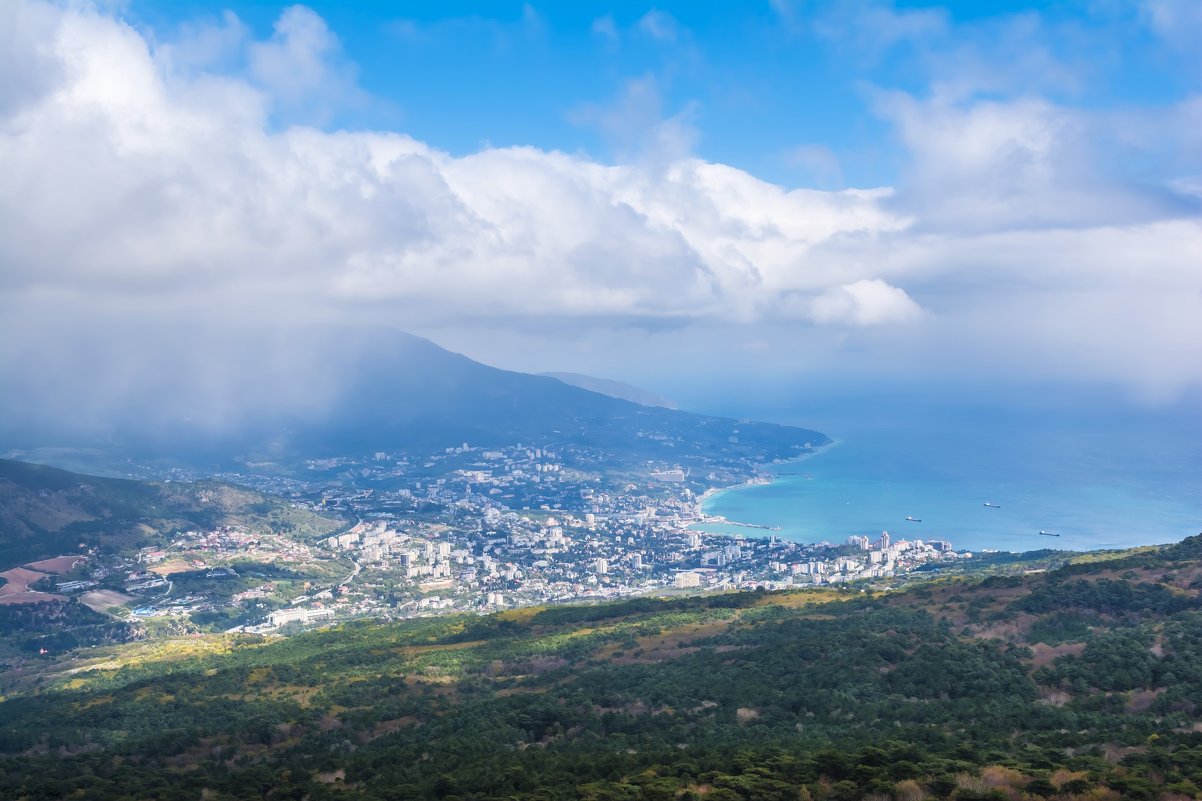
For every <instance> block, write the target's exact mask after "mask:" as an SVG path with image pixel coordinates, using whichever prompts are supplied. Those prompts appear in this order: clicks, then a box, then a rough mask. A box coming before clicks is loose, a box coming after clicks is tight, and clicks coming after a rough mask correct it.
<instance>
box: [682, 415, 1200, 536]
mask: <svg viewBox="0 0 1202 801" xmlns="http://www.w3.org/2000/svg"><path fill="white" fill-rule="evenodd" d="M785 422H795V423H797V424H799V425H810V426H811V427H815V428H819V429H820V430H823V431H825V432H826V433H828V434H829V435H830V436H832V438H834V439H835V440H836V444H834V445H833V446H830V447H828V448H826V449H824V450H823V451H821V452H819V453H817V454H815V455H813V456H810V457H807V458H805V459H801V460H797V461H794V462H790V463H787V464H783V465H775V466H773V467H772V468H771V469H772V471H773V472H774V473H775V480H774V481H773V482H772V483H771V484H765V485H753V486H747V487H740V488H736V489H731V490H725V491H722V492H719V493H717V494H715V495H712V496H710V497H709V498H707V500H706V502H705V504H704V507H703V508H704V511H705V512H706V513H707V514H711V515H721V516H723V517H725V518H727V519H728V520H731V521H739V522H746V523H752V524H756V525H760V526H771V527H779V530H778V531H775V532H773V533H776V534H777V535H778V536H780V537H782V538H784V539H788V540H793V541H797V542H821V541H824V540H825V541H830V542H835V543H841V542H843V541H844V540H846V538H847V537H848V536H850V535H861V534H862V535H868V536H870V537H877V536H879V535H880V533H881V532H882V531H888V532H889V533H890V536H892V537H893V538H894V540H897V539H903V538H904V539H922V540H930V539H946V540H950V541H951V542H952V544H953V546H954V547H956V548H957V549H967V550H974V551H979V550H984V549H993V550H1000V551H1015V552H1022V551H1030V550H1037V549H1041V548H1059V549H1069V550H1092V549H1098V548H1125V547H1133V546H1137V545H1150V544H1159V543H1166V542H1174V541H1178V540H1180V539H1182V538H1183V537H1186V536H1189V535H1192V534H1197V533H1199V532H1200V531H1202V447H1200V443H1202V426H1200V425H1199V421H1198V419H1197V417H1196V416H1195V415H1194V414H1193V413H1192V411H1191V410H1177V411H1175V412H1172V413H1168V412H1163V411H1161V412H1130V411H1120V412H1102V411H1098V410H1096V409H1074V408H1067V409H1058V410H1056V411H1055V412H1047V411H1041V412H1031V411H1017V412H1016V411H1013V410H1005V411H999V410H990V409H962V408H938V407H917V408H916V407H914V406H906V407H900V408H895V407H892V406H889V405H888V404H878V405H873V404H865V405H861V406H858V407H851V406H848V405H843V406H841V407H839V408H834V409H826V410H808V412H807V414H806V415H805V417H804V418H801V417H799V419H796V420H787V421H785ZM987 503H988V504H993V505H995V506H996V507H998V508H993V507H991V506H986V504H987ZM907 516H910V517H913V518H916V519H918V520H919V521H921V522H912V521H908V520H906V518H907ZM699 528H701V529H703V530H707V531H712V532H720V533H727V534H735V533H739V534H744V535H747V536H762V535H764V532H763V530H761V529H753V528H741V527H737V526H730V525H722V524H717V525H715V524H704V525H701V526H699ZM1040 531H1045V532H1047V534H1046V535H1041V534H1040Z"/></svg>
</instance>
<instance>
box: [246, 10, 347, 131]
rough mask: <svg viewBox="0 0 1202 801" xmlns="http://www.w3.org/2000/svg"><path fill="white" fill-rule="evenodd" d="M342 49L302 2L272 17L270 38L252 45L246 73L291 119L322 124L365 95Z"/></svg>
mask: <svg viewBox="0 0 1202 801" xmlns="http://www.w3.org/2000/svg"><path fill="white" fill-rule="evenodd" d="M341 49H342V48H341V44H340V43H339V41H338V37H337V36H335V35H334V33H333V31H331V30H330V29H329V26H327V25H326V22H325V20H323V19H322V18H321V17H319V16H318V15H317V14H315V13H314V12H313V11H312V10H311V9H308V8H306V7H305V6H291V7H289V8H287V9H285V10H284V13H283V14H281V15H280V17H279V19H277V20H276V22H275V30H274V32H273V34H272V37H271V39H269V40H267V41H265V42H255V43H254V44H252V45H251V47H250V52H249V62H250V75H251V77H252V79H253V80H254V81H255V82H256V83H257V84H258V85H260V86H262V87H263V88H264V89H266V90H267V92H268V93H269V94H270V96H271V97H272V98H273V99H274V100H275V101H276V102H277V104H278V105H279V106H280V109H281V110H282V111H283V112H284V113H286V114H288V115H289V116H290V117H293V118H297V117H300V118H301V119H302V121H305V122H319V123H320V122H324V121H325V120H326V119H328V117H329V115H330V114H331V113H332V112H333V110H334V109H335V108H337V107H340V106H346V105H353V104H355V103H360V102H362V101H363V99H364V97H365V96H364V94H363V92H362V91H361V90H360V89H359V88H358V86H357V84H356V77H355V69H354V67H353V66H351V65H350V64H347V63H345V62H343V61H342V60H341Z"/></svg>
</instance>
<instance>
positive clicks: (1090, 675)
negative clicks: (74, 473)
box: [0, 536, 1202, 801]
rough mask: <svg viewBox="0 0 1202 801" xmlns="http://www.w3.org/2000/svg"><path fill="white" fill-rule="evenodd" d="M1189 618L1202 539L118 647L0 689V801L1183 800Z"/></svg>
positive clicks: (1198, 610) (1198, 775)
mask: <svg viewBox="0 0 1202 801" xmlns="http://www.w3.org/2000/svg"><path fill="white" fill-rule="evenodd" d="M1200 623H1202V536H1199V537H1193V538H1190V539H1188V540H1186V541H1184V542H1183V543H1180V544H1178V545H1175V546H1169V547H1165V548H1162V549H1151V550H1144V551H1141V552H1138V553H1131V554H1125V555H1124V554H1110V555H1100V556H1087V557H1083V558H1082V559H1080V560H1078V562H1077V563H1075V564H1069V565H1067V566H1065V567H1063V568H1060V569H1058V570H1054V571H1050V572H1039V573H1028V574H1026V575H1012V576H994V577H992V578H987V579H984V580H969V579H966V578H951V579H943V580H940V581H936V582H933V583H930V584H926V585H922V586H919V587H917V588H916V589H913V590H911V591H908V592H899V593H894V594H888V595H883V596H877V597H871V596H867V595H862V594H860V593H858V592H854V591H842V592H832V591H814V592H791V593H772V594H769V593H743V594H732V595H718V596H709V597H704V598H684V599H677V600H670V601H657V600H634V601H627V602H623V603H616V604H608V605H600V606H575V607H553V608H547V609H543V610H536V609H532V610H521V611H515V612H508V613H501V614H497V615H493V616H489V617H471V616H460V617H446V618H434V619H425V620H417V621H410V622H407V623H403V624H389V625H382V624H366V623H365V624H357V625H348V626H344V627H341V628H335V629H332V630H327V631H320V632H314V633H309V634H305V635H300V636H296V637H293V638H290V639H286V640H264V639H261V638H249V637H241V638H229V637H226V638H205V639H192V640H187V641H182V640H181V641H175V642H168V643H139V644H134V645H130V646H124V647H121V648H111V649H101V650H98V651H96V652H93V653H90V654H87V655H86V657H83V658H78V659H76V660H74V661H67V662H58V663H55V662H49V661H47V662H46V663H45V667H44V670H43V671H42V673H43V675H42V677H41V678H40V680H39V681H38V682H37V683H34V681H33V680H32V679H31V677H30V676H29V675H28V674H24V675H13V674H11V673H10V674H6V675H4V676H3V678H2V679H0V681H3V682H4V689H3V691H4V692H6V693H7V697H6V698H5V699H4V700H3V701H0V720H2V721H3V723H2V724H0V752H3V754H4V756H3V757H0V795H3V797H5V798H13V799H25V798H49V797H66V796H69V795H71V794H73V793H75V794H78V795H80V796H82V797H89V798H113V797H119V796H120V797H155V798H164V799H172V798H198V797H204V798H211V799H226V798H261V797H264V796H268V797H280V798H310V799H329V798H339V799H387V798H461V799H468V798H472V799H526V798H531V799H533V798H539V799H560V798H562V799H568V798H585V799H597V800H598V801H600V800H601V799H673V798H704V799H710V800H711V801H735V800H736V799H747V801H751V800H752V799H777V798H779V799H815V798H822V799H832V800H833V801H842V800H843V799H860V798H874V799H876V798H879V799H885V798H894V799H922V798H955V799H1013V800H1015V801H1018V800H1019V799H1028V798H1030V799H1035V798H1062V799H1095V800H1097V799H1119V798H1132V799H1162V800H1163V801H1169V799H1178V798H1196V797H1199V796H1200V795H1202V790H1200V787H1202V730H1200V727H1199V726H1198V724H1197V720H1198V714H1199V709H1200V708H1202V626H1200V625H1199V624H1200ZM35 688H36V689H35Z"/></svg>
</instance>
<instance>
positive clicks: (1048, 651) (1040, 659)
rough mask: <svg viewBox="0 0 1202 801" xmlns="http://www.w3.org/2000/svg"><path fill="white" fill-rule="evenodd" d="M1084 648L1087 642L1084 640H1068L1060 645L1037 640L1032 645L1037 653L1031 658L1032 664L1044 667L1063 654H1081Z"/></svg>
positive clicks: (1033, 650)
mask: <svg viewBox="0 0 1202 801" xmlns="http://www.w3.org/2000/svg"><path fill="white" fill-rule="evenodd" d="M1084 650H1085V643H1083V642H1066V643H1061V644H1060V645H1048V644H1047V643H1042V642H1037V643H1035V644H1034V645H1032V646H1031V651H1032V652H1033V653H1034V654H1035V656H1034V657H1033V658H1032V659H1031V665H1032V666H1034V667H1037V668H1040V667H1044V666H1045V665H1050V664H1052V663H1053V662H1055V661H1056V660H1057V659H1059V658H1060V657H1062V656H1080V655H1081V652H1082V651H1084Z"/></svg>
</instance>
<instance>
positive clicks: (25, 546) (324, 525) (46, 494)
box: [0, 459, 342, 570]
mask: <svg viewBox="0 0 1202 801" xmlns="http://www.w3.org/2000/svg"><path fill="white" fill-rule="evenodd" d="M223 525H249V526H255V527H262V528H266V529H268V530H271V531H275V532H280V533H287V534H290V535H292V536H295V537H298V538H301V539H310V538H313V537H316V536H320V535H321V534H325V533H329V532H330V531H332V530H334V529H335V528H338V527H339V526H341V525H342V522H341V521H338V520H335V519H332V518H325V517H322V516H320V515H316V514H314V513H312V512H309V511H307V510H304V509H299V508H296V507H293V506H291V505H290V504H288V503H287V502H285V501H282V500H280V499H278V498H273V497H271V496H268V495H264V494H262V493H259V492H254V491H252V490H248V489H244V488H242V487H234V486H231V485H229V484H222V483H220V482H216V481H198V482H145V481H129V480H125V479H116V478H99V477H96V476H87V475H82V474H79V473H72V472H68V471H66V470H58V469H56V468H53V467H47V466H45V465H38V464H30V463H27V462H17V461H12V460H9V459H0V570H2V569H5V568H8V567H15V566H17V565H22V564H25V563H27V562H31V561H34V560H37V559H46V558H50V557H54V556H58V555H60V554H65V553H76V552H79V551H80V550H88V549H92V548H96V549H100V550H103V551H107V552H116V551H123V550H129V549H134V548H138V547H142V546H144V545H150V544H154V543H157V542H158V541H159V539H160V536H161V535H162V534H164V533H166V532H169V531H174V530H176V529H180V528H204V529H208V528H213V527H216V526H223Z"/></svg>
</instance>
